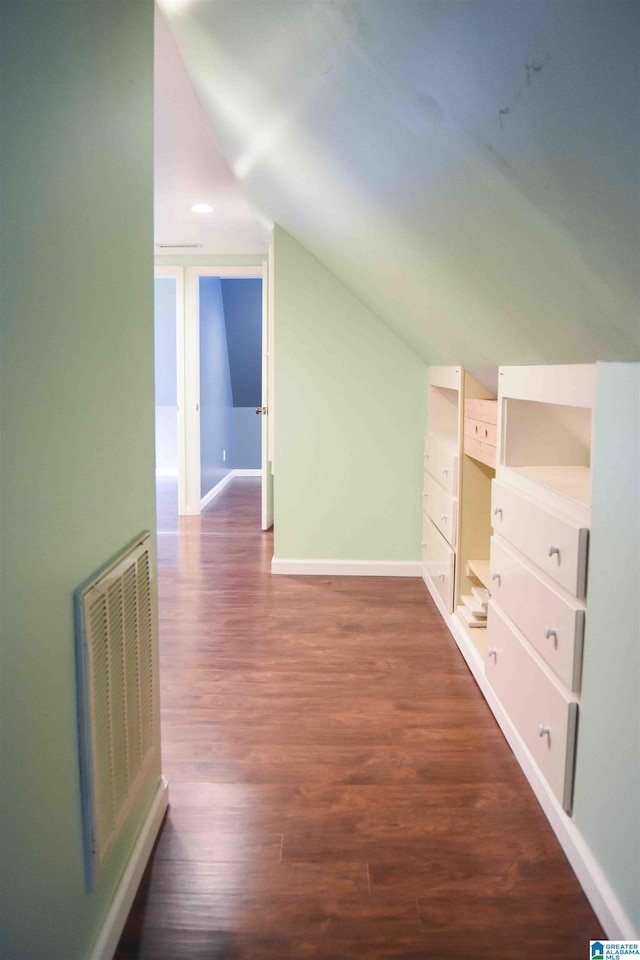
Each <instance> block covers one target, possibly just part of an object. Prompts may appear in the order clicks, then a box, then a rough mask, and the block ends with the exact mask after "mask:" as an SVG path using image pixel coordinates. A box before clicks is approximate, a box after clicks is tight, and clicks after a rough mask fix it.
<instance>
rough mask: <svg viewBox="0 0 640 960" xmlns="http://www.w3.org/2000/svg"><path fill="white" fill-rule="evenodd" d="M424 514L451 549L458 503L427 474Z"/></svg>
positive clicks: (454, 537) (454, 534)
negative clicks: (429, 518)
mask: <svg viewBox="0 0 640 960" xmlns="http://www.w3.org/2000/svg"><path fill="white" fill-rule="evenodd" d="M423 505H424V512H425V513H427V514H428V516H429V517H431V519H432V520H433V522H434V523H435V525H436V527H437V528H438V530H439V531H440V533H441V534H442V535H443V537H444V538H445V540H447V541H448V542H449V543H450V544H451V546H452V547H455V543H456V531H457V522H458V501H457V500H456V498H455V497H452V496H450V495H449V494H448V493H447V492H446V490H443V489H442V487H441V486H439V484H437V483H436V482H435V481H434V480H433V478H432V477H431V476H429V474H427V475H426V476H425V478H424V496H423Z"/></svg>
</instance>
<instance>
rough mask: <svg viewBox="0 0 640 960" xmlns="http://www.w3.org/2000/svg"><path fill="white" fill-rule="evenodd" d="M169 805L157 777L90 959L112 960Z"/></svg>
mask: <svg viewBox="0 0 640 960" xmlns="http://www.w3.org/2000/svg"><path fill="white" fill-rule="evenodd" d="M168 806H169V784H168V782H167V781H166V779H165V778H164V777H160V783H159V785H158V789H157V791H156V795H155V797H154V798H153V802H152V804H151V806H150V808H149V812H148V814H147V816H146V819H145V821H144V823H143V825H142V829H141V831H140V833H139V834H138V839H137V841H136V845H135V847H134V848H133V851H132V853H131V856H130V857H129V862H128V863H127V866H126V867H125V871H124V873H123V874H122V877H121V878H120V883H119V884H118V887H117V889H116V892H115V896H114V898H113V900H112V901H111V906H110V907H109V912H108V913H107V916H106V918H105V921H104V923H103V924H102V927H101V928H100V933H99V934H98V937H97V939H96V941H95V943H94V944H93V948H92V950H91V953H90V954H89V960H112V957H113V955H114V953H115V952H116V947H117V946H118V940H119V939H120V935H121V934H122V931H123V929H124V925H125V923H126V921H127V917H128V916H129V911H130V910H131V907H132V905H133V901H134V899H135V895H136V892H137V890H138V887H139V886H140V881H141V880H142V874H143V873H144V870H145V867H146V865H147V861H148V860H149V857H150V855H151V851H152V850H153V845H154V843H155V841H156V837H157V836H158V831H159V830H160V827H161V825H162V820H163V817H164V815H165V813H166V810H167V807H168Z"/></svg>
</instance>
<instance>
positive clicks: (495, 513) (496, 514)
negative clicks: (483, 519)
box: [493, 507, 502, 520]
mask: <svg viewBox="0 0 640 960" xmlns="http://www.w3.org/2000/svg"><path fill="white" fill-rule="evenodd" d="M498 514H499V515H500V519H501V520H502V507H496V508H495V510H494V511H493V515H494V517H497V516H498Z"/></svg>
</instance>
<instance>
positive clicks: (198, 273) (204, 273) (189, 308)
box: [179, 258, 267, 516]
mask: <svg viewBox="0 0 640 960" xmlns="http://www.w3.org/2000/svg"><path fill="white" fill-rule="evenodd" d="M185 273H186V287H185V305H186V309H185V316H184V336H183V341H182V342H183V375H182V394H181V396H182V400H183V404H182V406H183V408H184V411H185V417H184V450H183V453H182V458H183V471H184V472H183V476H184V488H185V498H184V511H181V512H184V513H185V514H187V515H189V516H198V515H199V514H200V512H201V501H200V277H219V278H220V279H221V280H229V279H237V280H243V279H244V280H262V285H263V291H264V289H265V287H266V284H267V262H266V258H265V260H264V261H263V262H262V263H260V264H235V265H233V266H231V265H224V266H223V265H218V266H211V265H207V264H194V265H191V266H188V267H186V268H185ZM263 302H264V297H263ZM264 350H265V345H264V343H263V344H262V351H263V353H264ZM179 396H180V395H179ZM263 442H264V441H263ZM264 459H265V454H264V451H263V454H262V461H263V462H264ZM179 472H180V471H179ZM264 483H265V478H264V476H263V477H262V484H263V485H264Z"/></svg>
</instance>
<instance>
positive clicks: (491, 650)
mask: <svg viewBox="0 0 640 960" xmlns="http://www.w3.org/2000/svg"><path fill="white" fill-rule="evenodd" d="M487 656H488V657H495V658H496V662H497V660H498V651H497V650H496V648H495V647H487Z"/></svg>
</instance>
